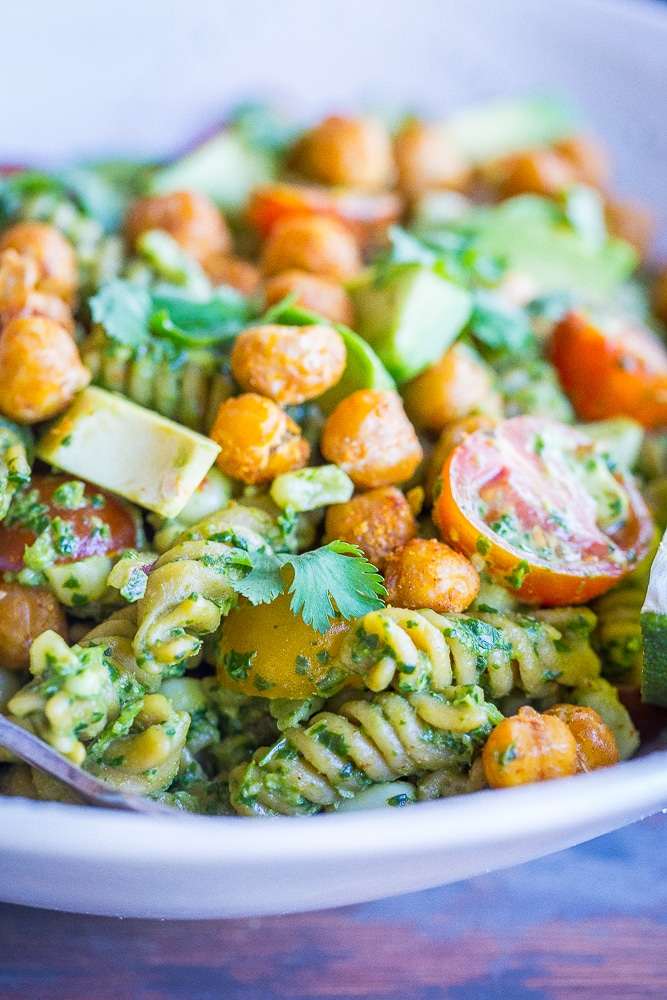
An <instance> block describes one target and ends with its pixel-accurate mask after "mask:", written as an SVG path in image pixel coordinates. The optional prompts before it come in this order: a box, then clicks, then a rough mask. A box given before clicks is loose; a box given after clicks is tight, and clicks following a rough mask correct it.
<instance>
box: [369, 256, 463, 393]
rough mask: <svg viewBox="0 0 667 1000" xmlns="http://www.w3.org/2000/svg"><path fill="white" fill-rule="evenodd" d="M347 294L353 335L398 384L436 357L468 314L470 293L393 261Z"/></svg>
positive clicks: (415, 267)
mask: <svg viewBox="0 0 667 1000" xmlns="http://www.w3.org/2000/svg"><path fill="white" fill-rule="evenodd" d="M350 294H351V295H352V299H353V301H354V307H355V313H356V326H357V331H358V333H359V334H360V335H361V336H362V337H363V338H364V339H365V340H367V341H368V343H369V344H370V345H371V347H372V348H373V350H374V351H375V353H376V354H377V355H378V357H379V358H380V361H382V363H383V364H384V366H385V368H386V369H387V370H388V371H389V373H390V374H391V375H392V376H393V377H394V378H395V379H396V381H397V382H399V383H401V382H408V381H409V380H410V379H411V378H414V377H415V375H418V374H419V373H420V372H422V371H423V370H424V369H425V368H428V367H429V365H432V364H434V363H435V362H436V361H438V360H439V358H441V357H442V355H443V354H444V353H445V351H446V350H447V348H448V347H450V346H451V344H452V343H453V341H454V340H455V339H456V337H458V335H459V334H460V333H461V331H462V330H463V328H464V327H465V325H466V323H467V322H468V320H469V319H470V315H471V312H472V296H471V294H470V292H468V291H467V290H466V289H465V288H462V287H461V286H460V285H457V284H455V283H454V282H453V281H449V280H447V279H446V278H442V277H441V276H440V275H439V274H436V273H435V272H434V271H432V270H430V268H427V267H423V266H422V265H421V264H399V265H397V266H396V267H394V268H392V270H391V271H390V273H389V275H388V276H387V277H386V278H384V279H383V280H381V281H377V280H375V278H374V277H371V278H366V279H365V280H364V281H363V282H360V283H358V284H357V285H356V286H353V287H352V288H351V289H350Z"/></svg>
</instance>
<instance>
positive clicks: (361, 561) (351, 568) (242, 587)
mask: <svg viewBox="0 0 667 1000" xmlns="http://www.w3.org/2000/svg"><path fill="white" fill-rule="evenodd" d="M248 555H249V557H250V562H251V564H252V569H251V571H250V573H249V574H248V575H247V576H246V577H245V578H244V579H243V580H241V581H239V582H238V583H235V584H234V586H235V588H236V590H237V591H238V592H239V593H240V594H243V596H244V597H247V598H248V600H249V601H250V602H251V603H252V604H269V603H270V602H271V601H273V600H275V599H276V597H278V596H279V595H280V594H283V593H284V592H285V587H286V582H285V579H284V576H283V569H284V568H285V567H286V566H288V565H289V566H291V568H292V570H293V571H294V577H293V579H292V582H291V583H290V585H289V593H290V594H292V601H291V604H290V607H291V609H292V611H293V612H294V614H295V615H298V614H301V617H302V618H303V620H304V622H305V623H306V625H311V626H312V628H313V629H314V630H315V631H316V632H326V630H327V629H328V628H329V625H330V624H331V621H332V620H333V619H334V618H335V617H336V614H337V613H338V614H341V615H342V616H343V618H357V617H361V616H362V615H365V614H366V613H367V612H368V611H373V610H375V609H376V608H381V607H383V601H382V600H381V598H382V597H383V596H384V595H385V594H386V591H385V589H384V586H383V583H382V577H381V576H380V574H379V573H378V571H377V570H376V568H375V566H373V565H371V563H369V562H368V560H367V559H366V558H365V557H364V556H363V555H362V553H361V551H360V550H359V549H358V548H357V546H356V545H348V544H347V543H346V542H339V541H335V542H330V543H329V545H325V546H323V547H322V548H319V549H314V550H313V551H312V552H304V553H303V554H302V555H296V556H294V555H289V554H286V553H268V552H261V551H258V552H249V553H248Z"/></svg>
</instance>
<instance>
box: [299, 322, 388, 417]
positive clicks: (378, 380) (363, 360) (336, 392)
mask: <svg viewBox="0 0 667 1000" xmlns="http://www.w3.org/2000/svg"><path fill="white" fill-rule="evenodd" d="M336 329H337V330H338V332H339V334H340V335H341V337H342V338H343V341H344V343H345V350H346V351H347V360H346V362H345V371H344V372H343V374H342V376H341V378H340V380H339V381H338V382H336V384H335V385H333V386H332V387H331V388H330V389H327V391H326V392H325V393H324V395H323V396H320V398H319V399H318V401H317V404H318V406H319V407H320V409H321V410H322V412H323V413H324V414H325V415H326V416H328V415H329V414H330V413H332V412H333V411H334V410H335V408H336V407H337V406H338V404H339V403H340V401H341V399H345V397H346V396H349V395H351V393H353V392H356V391H357V390H358V389H377V390H378V391H380V392H384V391H386V390H388V389H393V390H395V389H396V383H395V382H394V380H393V378H392V377H391V375H390V374H389V372H388V371H387V369H386V368H385V366H384V365H383V364H382V362H381V361H380V359H379V358H378V356H377V354H376V353H375V351H374V350H373V348H372V347H371V345H370V344H369V343H368V342H367V341H366V340H364V339H363V337H360V336H359V334H358V333H355V332H354V331H353V330H348V328H347V327H345V326H337V327H336Z"/></svg>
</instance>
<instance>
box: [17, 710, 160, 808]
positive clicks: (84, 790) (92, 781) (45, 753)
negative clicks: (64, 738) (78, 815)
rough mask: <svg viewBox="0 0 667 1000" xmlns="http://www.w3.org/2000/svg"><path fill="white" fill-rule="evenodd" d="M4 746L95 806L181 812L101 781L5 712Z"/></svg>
mask: <svg viewBox="0 0 667 1000" xmlns="http://www.w3.org/2000/svg"><path fill="white" fill-rule="evenodd" d="M0 746H2V747H4V748H5V749H6V750H9V751H11V753H13V754H15V755H16V756H17V757H19V758H20V759H21V760H22V761H24V762H25V763H26V764H30V765H31V767H36V768H38V769H39V770H40V771H43V772H44V773H45V774H49V775H51V777H52V778H55V779H56V780H57V781H60V782H61V783H62V784H63V785H67V787H68V788H71V789H73V791H75V792H76V793H77V794H78V795H80V796H81V798H83V799H85V801H86V802H89V803H90V804H91V805H95V806H105V807H106V808H107V809H125V810H128V811H130V812H138V813H166V814H169V815H171V816H173V815H176V814H177V811H176V810H174V809H169V808H168V807H167V806H161V805H160V804H159V803H157V802H153V801H151V800H150V799H142V798H139V796H137V795H127V794H126V793H125V792H120V791H118V789H116V788H112V787H111V786H110V785H107V784H105V783H104V782H103V781H99V780H98V779H97V778H94V777H93V776H92V774H87V773H86V772H85V771H82V770H81V768H80V767H77V766H76V764H72V762H71V761H69V760H67V758H66V757H63V756H62V755H61V754H59V753H58V751H57V750H54V749H53V747H51V746H49V744H48V743H45V742H44V741H43V740H41V739H39V737H38V736H34V735H33V734H32V733H30V732H28V730H26V729H23V728H22V726H19V725H17V724H16V723H15V722H12V721H11V719H8V718H7V717H6V716H4V715H2V714H1V713H0Z"/></svg>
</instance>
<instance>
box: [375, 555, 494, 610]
mask: <svg viewBox="0 0 667 1000" xmlns="http://www.w3.org/2000/svg"><path fill="white" fill-rule="evenodd" d="M384 583H385V587H386V588H387V601H388V603H389V604H394V605H396V606H397V607H399V608H413V609H414V610H418V609H419V608H432V609H433V611H439V612H441V613H442V612H446V611H454V612H456V613H457V614H458V613H459V612H461V611H465V609H466V608H467V607H468V605H469V604H471V603H472V602H473V601H474V600H475V598H476V597H477V594H478V592H479V573H478V572H477V570H476V569H475V567H474V566H473V564H472V563H471V562H470V560H468V559H466V557H465V556H462V555H460V554H459V553H458V552H455V551H454V549H450V547H449V545H445V543H444V542H439V541H437V540H436V539H435V538H413V539H412V541H410V542H408V543H407V544H406V545H402V546H401V547H400V548H398V549H396V550H395V551H394V552H392V553H391V555H390V556H389V558H388V559H387V562H386V565H385V569H384Z"/></svg>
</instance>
